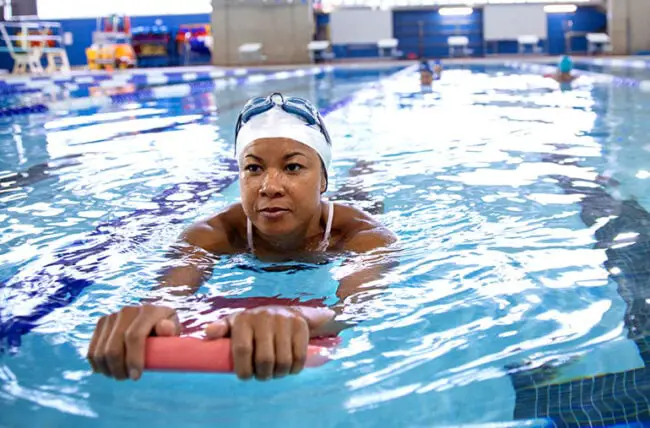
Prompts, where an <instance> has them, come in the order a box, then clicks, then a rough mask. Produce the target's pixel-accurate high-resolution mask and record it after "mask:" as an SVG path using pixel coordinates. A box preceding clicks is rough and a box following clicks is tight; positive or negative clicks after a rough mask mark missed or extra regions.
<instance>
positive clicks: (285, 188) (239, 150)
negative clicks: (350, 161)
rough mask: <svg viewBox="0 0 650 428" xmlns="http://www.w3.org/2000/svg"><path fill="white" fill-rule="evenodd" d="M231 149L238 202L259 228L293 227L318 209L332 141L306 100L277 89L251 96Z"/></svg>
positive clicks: (277, 230)
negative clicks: (273, 212)
mask: <svg viewBox="0 0 650 428" xmlns="http://www.w3.org/2000/svg"><path fill="white" fill-rule="evenodd" d="M235 155H236V158H237V162H238V164H239V169H240V190H241V199H242V206H243V207H244V211H245V212H246V215H247V217H248V218H249V219H250V220H251V221H252V222H253V223H254V224H255V226H256V227H257V228H258V229H260V230H261V231H262V232H265V233H269V234H284V233H291V232H292V231H294V230H295V229H296V228H298V227H300V225H301V224H304V223H305V222H306V221H309V218H310V216H313V215H314V213H315V212H316V211H317V210H318V207H319V206H320V197H321V194H322V193H324V192H325V191H326V190H327V181H328V177H327V169H328V168H329V165H330V162H331V159H332V143H331V139H330V136H329V134H328V132H327V129H326V128H325V124H324V122H323V119H322V117H321V115H320V113H319V112H318V110H317V109H316V108H315V107H314V106H313V105H312V104H311V103H310V102H309V101H307V100H305V99H302V98H297V97H284V96H283V95H282V94H280V93H277V92H276V93H273V94H271V95H269V96H268V97H256V98H252V99H251V100H249V101H248V103H246V105H245V106H244V108H243V109H242V111H241V113H240V115H239V118H238V119H237V124H236V128H235ZM268 209H272V210H276V209H277V210H279V209H282V210H285V214H286V215H284V214H283V215H279V214H278V215H270V214H268V212H265V211H264V210H268Z"/></svg>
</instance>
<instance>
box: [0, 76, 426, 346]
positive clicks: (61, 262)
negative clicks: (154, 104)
mask: <svg viewBox="0 0 650 428" xmlns="http://www.w3.org/2000/svg"><path fill="white" fill-rule="evenodd" d="M415 69H416V66H411V67H407V68H405V69H403V70H400V71H398V72H396V73H393V74H392V75H390V76H388V77H387V78H384V79H381V80H380V82H373V84H372V85H371V86H370V88H372V87H374V86H376V85H377V84H380V83H381V81H383V80H386V79H391V78H394V77H395V76H399V75H400V74H402V73H409V72H413V71H414V70H415ZM368 89H369V88H368V87H366V88H364V89H360V90H359V91H355V92H354V93H353V94H351V95H350V96H347V97H345V98H343V99H342V100H340V101H338V102H335V103H333V104H331V105H329V106H328V107H326V108H323V109H321V113H322V114H323V115H324V116H326V115H328V114H330V113H332V112H333V111H335V110H338V109H340V108H343V107H345V106H346V105H348V104H350V103H351V102H352V101H353V100H354V99H355V98H356V97H358V96H359V94H360V93H363V92H364V91H366V90H368ZM218 162H221V163H222V164H223V165H226V168H225V169H226V172H227V174H226V175H225V176H223V177H216V178H214V179H213V180H211V181H208V182H187V183H178V184H176V185H174V186H173V187H172V188H170V189H167V190H165V191H163V192H162V193H161V194H160V195H158V196H156V197H154V198H153V199H152V201H151V202H153V203H155V204H157V205H158V207H157V208H147V209H139V210H136V211H134V212H132V213H130V214H128V215H125V216H122V217H120V218H118V219H115V220H112V221H110V222H107V223H103V224H101V225H99V226H97V227H96V228H95V230H94V231H92V232H90V233H88V234H87V235H86V237H84V238H82V239H79V240H77V241H75V242H73V243H72V244H70V245H69V246H67V247H64V248H62V249H61V250H58V251H57V259H56V260H55V261H54V262H52V263H49V264H48V265H46V266H45V267H44V268H42V269H41V270H39V271H38V273H37V274H34V275H31V276H30V277H28V278H27V279H22V280H21V279H20V278H19V274H17V275H14V276H12V277H11V278H10V279H9V280H7V281H4V282H1V283H0V289H3V288H4V289H7V288H17V289H27V290H30V291H28V292H27V293H26V294H27V296H28V297H30V298H34V299H43V297H44V296H43V295H42V293H41V291H42V288H43V287H42V284H43V282H45V281H47V282H48V283H57V284H61V286H60V287H58V288H57V289H55V290H53V292H52V293H51V294H49V295H47V296H45V302H42V303H40V304H38V305H37V306H36V307H35V308H34V309H33V310H32V311H31V312H30V313H28V314H26V315H19V316H13V317H11V316H10V317H8V318H6V319H4V318H3V314H2V313H1V312H0V354H1V353H3V352H4V351H6V350H10V351H15V350H17V348H18V347H19V346H20V343H21V338H22V336H24V335H25V334H27V333H29V332H30V331H31V330H33V329H34V328H35V327H37V323H38V321H39V320H41V319H42V318H43V317H44V316H46V315H49V314H50V313H52V312H53V311H55V310H56V309H59V308H62V307H65V306H67V305H69V304H71V303H72V302H74V301H75V300H76V298H77V297H78V296H79V295H80V294H81V293H82V292H83V291H84V290H85V289H86V288H88V287H90V286H92V285H94V281H93V280H92V279H90V278H89V276H90V275H91V274H93V273H95V272H97V270H98V269H99V266H100V264H101V263H102V262H103V261H104V260H105V259H106V258H108V257H109V256H110V255H111V253H109V252H107V249H109V248H111V246H112V245H113V243H114V242H118V243H119V244H122V245H123V244H124V243H125V242H126V243H127V244H129V245H132V244H136V245H137V244H141V243H142V242H144V241H146V239H148V235H147V234H146V233H143V234H141V235H138V236H137V237H132V236H129V237H126V236H122V235H120V233H119V231H120V230H122V229H127V228H128V225H129V224H131V222H132V221H133V219H139V218H141V217H147V216H148V217H150V218H151V221H150V222H148V223H146V224H139V225H138V227H139V229H140V230H143V231H145V232H146V231H148V230H152V229H155V228H156V227H157V226H159V225H160V221H159V220H160V218H161V217H167V216H171V215H174V216H177V215H178V214H183V213H186V212H188V211H190V210H192V209H195V208H196V205H198V204H203V203H205V202H207V201H208V200H209V199H210V197H211V196H212V195H213V194H215V193H219V192H221V191H223V190H225V189H226V188H227V187H228V186H230V185H232V184H233V183H234V182H236V180H237V178H238V167H237V162H236V161H235V160H234V159H232V158H223V159H221V160H220V161H217V163H218ZM188 192H189V193H191V194H192V197H191V200H190V203H192V205H189V203H188V199H187V198H185V199H183V200H178V201H177V200H174V198H172V197H173V196H174V195H176V194H187V193H188ZM184 221H185V220H183V219H180V218H172V219H171V220H170V221H169V223H170V224H179V223H182V222H184ZM122 251H123V249H122ZM88 259H90V260H92V263H87V261H88ZM81 261H86V263H84V264H82V265H81V264H80V262H81ZM70 268H75V269H76V272H74V273H75V276H73V275H71V274H69V273H68V274H60V272H61V271H65V270H66V269H70ZM51 272H54V273H51ZM50 291H52V290H50ZM24 295H25V293H21V297H24ZM4 303H5V304H7V306H9V303H10V302H9V301H6V302H4Z"/></svg>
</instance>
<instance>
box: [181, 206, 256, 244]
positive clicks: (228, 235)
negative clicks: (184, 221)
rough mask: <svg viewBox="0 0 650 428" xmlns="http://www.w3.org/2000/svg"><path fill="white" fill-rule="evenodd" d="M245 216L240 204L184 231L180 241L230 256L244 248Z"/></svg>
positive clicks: (198, 222)
mask: <svg viewBox="0 0 650 428" xmlns="http://www.w3.org/2000/svg"><path fill="white" fill-rule="evenodd" d="M245 230H246V215H245V214H244V209H243V208H242V206H241V204H240V203H237V204H233V205H230V206H228V207H227V208H226V209H224V210H223V211H221V212H219V213H218V214H216V215H214V216H212V217H208V218H206V219H202V220H199V221H197V222H195V223H194V224H192V225H191V226H190V227H188V228H187V229H185V231H184V232H183V234H182V235H181V240H182V241H184V242H187V243H188V244H191V245H195V246H198V247H201V248H203V249H204V250H206V251H209V252H211V253H214V254H232V253H237V252H239V251H241V250H242V249H244V248H245V245H246V242H245V238H244V236H245Z"/></svg>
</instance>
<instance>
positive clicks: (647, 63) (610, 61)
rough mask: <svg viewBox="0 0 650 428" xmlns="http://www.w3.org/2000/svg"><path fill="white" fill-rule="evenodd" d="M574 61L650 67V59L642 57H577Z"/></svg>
mask: <svg viewBox="0 0 650 428" xmlns="http://www.w3.org/2000/svg"><path fill="white" fill-rule="evenodd" d="M573 61H574V62H576V63H579V64H588V65H600V66H605V67H612V68H635V69H637V70H643V69H647V68H650V61H645V60H641V59H623V58H581V57H576V58H574V59H573Z"/></svg>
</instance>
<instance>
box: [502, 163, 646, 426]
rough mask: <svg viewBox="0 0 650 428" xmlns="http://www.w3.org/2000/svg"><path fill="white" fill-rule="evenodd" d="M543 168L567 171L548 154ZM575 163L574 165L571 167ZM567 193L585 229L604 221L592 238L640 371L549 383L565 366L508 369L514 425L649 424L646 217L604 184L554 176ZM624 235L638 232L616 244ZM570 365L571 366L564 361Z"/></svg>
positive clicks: (637, 207)
mask: <svg viewBox="0 0 650 428" xmlns="http://www.w3.org/2000/svg"><path fill="white" fill-rule="evenodd" d="M544 160H545V161H546V162H552V163H561V164H563V165H566V164H567V163H568V162H571V159H570V158H569V157H567V156H561V155H555V154H551V155H548V156H546V157H545V159H544ZM573 162H574V163H576V162H575V161H573ZM552 178H554V179H555V180H556V181H557V183H558V185H559V186H560V187H561V188H562V189H563V191H564V192H565V193H566V194H577V195H582V196H583V197H582V198H581V199H580V201H579V202H578V204H579V205H580V208H581V212H580V217H581V218H582V220H583V222H584V223H585V225H586V226H587V227H592V226H593V225H594V224H596V222H597V221H598V220H599V219H601V218H607V217H612V216H613V217H614V218H611V219H609V220H608V221H607V222H606V223H605V224H604V225H603V226H601V227H600V228H599V229H598V230H596V232H595V237H596V241H597V242H596V244H595V247H596V248H603V249H605V253H606V256H607V259H606V261H605V268H606V269H607V270H608V272H609V276H610V278H612V279H613V280H614V281H615V282H616V283H617V284H618V292H619V294H620V296H621V297H622V299H623V300H624V301H625V303H626V311H625V317H624V324H625V328H626V329H627V331H628V338H629V339H631V340H632V341H634V343H635V344H636V346H637V348H638V350H639V355H640V356H641V358H642V360H643V362H644V367H643V368H640V369H636V370H628V371H624V372H619V373H607V374H603V375H599V376H591V377H585V378H582V379H577V380H573V381H570V382H562V383H553V382H552V379H553V375H554V373H556V372H557V371H559V370H561V368H562V366H561V365H560V366H555V367H554V366H552V365H547V366H543V367H541V368H537V369H533V370H521V369H516V370H513V371H512V372H511V374H510V376H511V380H512V384H513V386H514V388H515V391H516V403H515V411H514V417H515V419H530V418H548V419H549V421H550V422H551V423H552V424H553V425H554V426H557V427H572V428H573V427H582V426H610V425H617V424H631V423H638V424H647V423H648V422H650V304H649V302H650V213H648V212H647V211H646V210H645V209H644V208H643V207H641V206H640V205H639V204H638V203H637V202H636V201H633V200H624V201H619V200H617V199H615V198H614V197H613V196H611V195H610V194H609V193H607V191H606V190H605V183H604V182H592V183H587V182H585V180H579V181H578V180H575V181H574V180H572V179H570V178H568V177H563V176H555V177H552ZM623 233H628V234H629V233H636V234H638V235H637V236H636V237H635V238H634V239H633V240H630V242H626V243H624V244H625V245H622V243H621V242H617V237H618V236H620V234H623ZM569 364H570V363H569Z"/></svg>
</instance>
